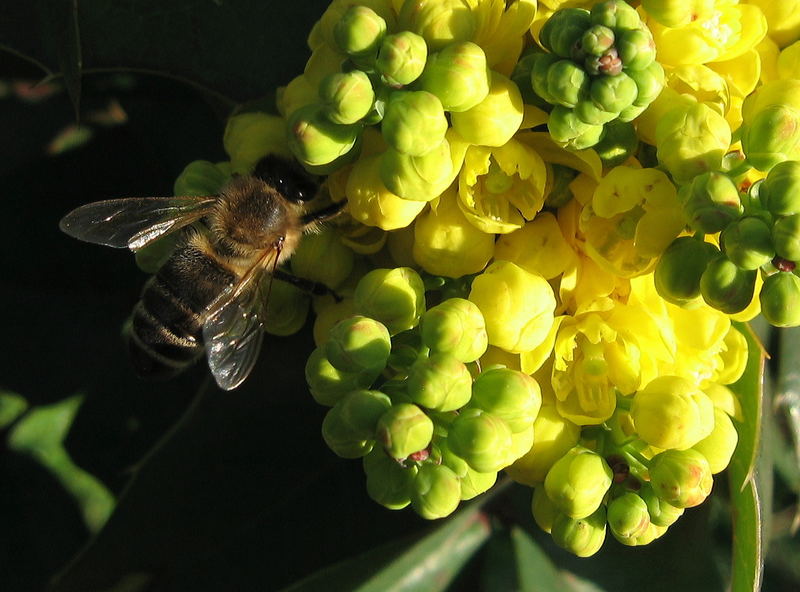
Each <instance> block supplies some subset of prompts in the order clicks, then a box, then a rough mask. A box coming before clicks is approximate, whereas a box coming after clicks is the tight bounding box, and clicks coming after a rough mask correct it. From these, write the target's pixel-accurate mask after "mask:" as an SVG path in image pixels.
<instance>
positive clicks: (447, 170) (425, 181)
mask: <svg viewBox="0 0 800 592" xmlns="http://www.w3.org/2000/svg"><path fill="white" fill-rule="evenodd" d="M380 176H381V181H383V184H384V185H385V186H386V188H387V189H388V190H389V191H391V192H392V193H394V194H395V195H397V196H399V197H402V198H403V199H408V200H411V201H430V200H432V199H433V198H435V197H438V196H439V195H440V194H441V193H442V192H443V191H444V190H445V189H447V187H448V186H449V185H450V184H451V183H452V182H453V177H454V176H455V175H454V173H453V158H452V155H451V152H450V143H449V142H448V141H447V140H442V141H441V142H440V143H439V144H438V145H437V146H435V147H434V148H433V149H431V150H429V151H428V152H426V153H425V154H422V155H421V156H411V155H410V154H407V153H404V152H401V151H399V150H395V149H394V148H389V149H387V150H386V152H384V153H383V155H381V164H380Z"/></svg>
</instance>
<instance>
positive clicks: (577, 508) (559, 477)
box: [544, 446, 612, 518]
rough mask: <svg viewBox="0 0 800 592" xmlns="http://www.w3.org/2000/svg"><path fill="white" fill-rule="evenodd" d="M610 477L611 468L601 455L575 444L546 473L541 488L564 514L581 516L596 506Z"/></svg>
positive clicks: (595, 508)
mask: <svg viewBox="0 0 800 592" xmlns="http://www.w3.org/2000/svg"><path fill="white" fill-rule="evenodd" d="M611 480H612V473H611V468H610V467H609V466H608V463H606V461H605V459H603V457H601V456H600V455H599V454H597V453H595V452H592V451H591V450H589V449H588V448H584V447H583V446H575V447H574V448H573V449H572V450H570V451H569V452H567V454H565V455H564V456H562V457H561V458H560V459H558V460H557V461H556V462H555V464H554V465H553V466H552V467H551V468H550V470H549V471H548V472H547V476H546V477H545V479H544V488H545V490H546V491H547V497H549V498H550V499H551V500H553V503H554V504H555V505H556V507H557V508H558V509H559V510H560V511H562V512H564V514H566V515H567V516H569V517H571V518H585V517H586V516H589V515H591V514H592V513H593V512H595V511H596V510H597V508H599V507H600V504H601V503H602V502H603V498H604V497H605V495H606V492H607V491H608V488H609V487H611Z"/></svg>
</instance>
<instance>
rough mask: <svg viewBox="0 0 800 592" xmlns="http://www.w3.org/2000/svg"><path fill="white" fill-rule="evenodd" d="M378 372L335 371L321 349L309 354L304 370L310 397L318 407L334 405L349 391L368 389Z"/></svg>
mask: <svg viewBox="0 0 800 592" xmlns="http://www.w3.org/2000/svg"><path fill="white" fill-rule="evenodd" d="M380 372H381V371H380V369H374V370H373V371H372V372H367V371H365V372H361V373H351V372H342V371H341V370H337V369H336V368H334V367H333V366H332V365H331V363H330V362H329V361H328V358H327V357H325V350H324V349H323V348H321V347H318V348H316V349H314V351H312V352H311V355H310V356H309V357H308V361H307V362H306V368H305V373H306V382H307V383H308V388H309V390H310V391H311V396H313V397H314V400H315V401H316V402H317V403H319V404H320V405H326V406H328V407H332V406H333V405H335V404H336V403H337V402H339V400H341V399H342V397H344V396H345V395H346V394H347V393H349V392H350V391H354V390H358V389H363V388H369V387H370V386H371V385H372V382H373V381H374V380H375V379H376V378H377V377H378V376H379V375H380Z"/></svg>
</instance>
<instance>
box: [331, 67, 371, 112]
mask: <svg viewBox="0 0 800 592" xmlns="http://www.w3.org/2000/svg"><path fill="white" fill-rule="evenodd" d="M319 97H320V99H322V103H323V105H324V108H325V115H326V117H327V118H328V119H330V120H331V121H332V122H333V123H340V124H351V123H356V122H357V121H359V120H361V119H363V118H364V117H366V116H367V114H368V113H369V112H370V110H371V109H372V104H373V102H374V101H375V93H374V92H373V90H372V83H371V82H370V80H369V77H368V76H367V75H366V74H364V72H362V71H361V70H352V71H350V72H336V73H333V74H328V75H327V76H326V77H325V78H323V79H322V82H321V83H320V87H319Z"/></svg>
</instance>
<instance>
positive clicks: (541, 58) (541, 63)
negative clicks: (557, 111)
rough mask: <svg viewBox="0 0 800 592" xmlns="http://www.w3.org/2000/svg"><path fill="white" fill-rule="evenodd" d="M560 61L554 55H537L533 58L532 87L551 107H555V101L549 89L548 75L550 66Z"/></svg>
mask: <svg viewBox="0 0 800 592" xmlns="http://www.w3.org/2000/svg"><path fill="white" fill-rule="evenodd" d="M558 61H559V59H558V57H557V56H555V55H553V54H552V53H536V54H533V55H532V56H531V87H532V88H533V91H534V92H535V93H536V94H537V95H538V96H540V97H541V98H542V99H544V100H545V102H546V103H548V104H549V105H554V104H555V99H554V98H553V96H552V95H551V94H550V90H549V89H548V87H547V74H548V72H549V71H550V66H552V65H553V64H555V63H556V62H558Z"/></svg>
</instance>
